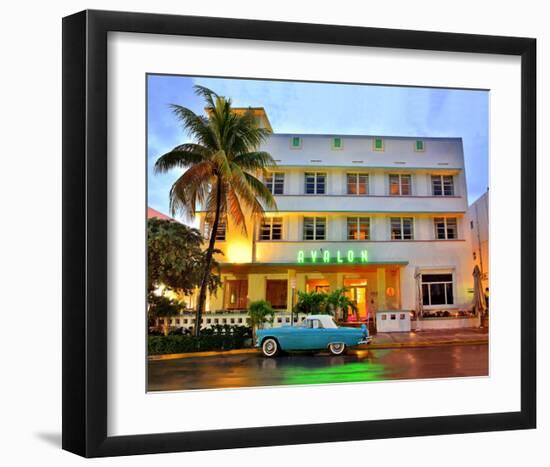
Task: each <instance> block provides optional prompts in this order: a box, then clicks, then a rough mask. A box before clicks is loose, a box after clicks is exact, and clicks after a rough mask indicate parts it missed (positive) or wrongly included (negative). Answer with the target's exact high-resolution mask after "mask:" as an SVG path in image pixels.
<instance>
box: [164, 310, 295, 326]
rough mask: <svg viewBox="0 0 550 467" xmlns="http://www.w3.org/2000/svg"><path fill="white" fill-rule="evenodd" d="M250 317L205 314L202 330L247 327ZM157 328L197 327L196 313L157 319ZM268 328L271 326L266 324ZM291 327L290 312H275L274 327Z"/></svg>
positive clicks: (220, 313)
mask: <svg viewBox="0 0 550 467" xmlns="http://www.w3.org/2000/svg"><path fill="white" fill-rule="evenodd" d="M247 317H248V315H247V313H246V312H245V311H228V312H215V313H204V314H203V315H202V319H201V328H207V329H209V328H211V327H213V326H218V325H221V326H224V325H229V326H246V325H247V324H246V318H247ZM305 318H306V315H305V314H302V313H298V314H297V315H296V314H294V322H295V323H301V322H302V321H303V320H304V319H305ZM155 324H156V326H158V327H160V326H163V325H168V326H169V327H172V328H185V329H189V328H192V327H194V326H195V313H185V312H184V313H182V314H181V315H175V316H170V317H165V318H156V320H155ZM266 326H268V327H269V326H270V325H269V324H266ZM280 326H290V313H289V312H275V316H274V319H273V325H272V327H275V328H277V327H280Z"/></svg>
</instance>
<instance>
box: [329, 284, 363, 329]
mask: <svg viewBox="0 0 550 467" xmlns="http://www.w3.org/2000/svg"><path fill="white" fill-rule="evenodd" d="M348 290H349V289H348V288H346V287H342V288H341V289H336V290H334V291H333V292H331V293H329V294H328V296H327V309H328V310H330V311H329V313H330V314H332V315H335V314H336V313H337V311H338V310H342V315H343V316H342V319H343V320H344V321H347V317H348V310H349V309H350V308H351V310H352V311H353V312H354V313H357V304H356V303H355V301H353V300H351V299H350V298H349V297H348V296H347V295H346V293H347V292H348Z"/></svg>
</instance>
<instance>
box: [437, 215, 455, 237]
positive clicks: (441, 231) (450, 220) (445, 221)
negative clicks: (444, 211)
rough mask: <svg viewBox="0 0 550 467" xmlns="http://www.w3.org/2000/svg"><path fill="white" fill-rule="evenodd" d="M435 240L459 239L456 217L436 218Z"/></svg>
mask: <svg viewBox="0 0 550 467" xmlns="http://www.w3.org/2000/svg"><path fill="white" fill-rule="evenodd" d="M434 228H435V238H437V239H438V240H454V239H457V238H458V230H457V222H456V217H435V218H434Z"/></svg>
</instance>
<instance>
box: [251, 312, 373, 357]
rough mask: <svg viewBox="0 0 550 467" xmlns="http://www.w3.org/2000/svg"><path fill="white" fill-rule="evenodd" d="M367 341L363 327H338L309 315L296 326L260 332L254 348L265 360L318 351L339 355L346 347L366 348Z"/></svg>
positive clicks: (318, 316)
mask: <svg viewBox="0 0 550 467" xmlns="http://www.w3.org/2000/svg"><path fill="white" fill-rule="evenodd" d="M370 339H371V338H370V337H369V331H368V329H367V327H366V326H365V325H364V324H363V325H362V326H361V327H360V328H351V327H339V326H337V325H336V323H335V322H334V320H333V319H332V317H331V316H329V315H309V316H308V317H307V318H306V319H305V320H304V321H302V323H301V324H297V325H295V326H282V327H279V328H270V329H259V330H258V331H257V332H256V342H255V345H256V347H260V348H261V350H262V353H263V354H264V355H265V356H266V357H275V356H276V355H277V354H278V353H279V352H281V351H283V352H286V351H292V350H321V349H328V350H329V351H330V352H331V353H332V354H333V355H342V354H343V353H344V352H345V350H346V349H347V348H348V347H353V346H356V345H360V344H368V343H369V342H370Z"/></svg>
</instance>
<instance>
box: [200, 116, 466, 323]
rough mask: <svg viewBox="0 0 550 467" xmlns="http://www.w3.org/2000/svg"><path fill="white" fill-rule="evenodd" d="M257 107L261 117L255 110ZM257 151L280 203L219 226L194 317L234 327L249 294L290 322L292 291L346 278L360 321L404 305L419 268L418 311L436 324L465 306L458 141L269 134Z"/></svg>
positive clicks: (413, 302) (410, 304) (410, 306)
mask: <svg viewBox="0 0 550 467" xmlns="http://www.w3.org/2000/svg"><path fill="white" fill-rule="evenodd" d="M255 112H256V113H257V114H258V116H259V117H260V118H261V119H262V120H263V121H264V122H265V124H266V125H269V121H268V120H267V116H266V115H265V112H264V111H263V109H255ZM261 150H264V151H267V152H269V153H270V154H271V155H272V156H273V158H274V159H275V160H276V162H277V167H276V168H275V169H274V170H273V171H272V172H271V173H270V175H269V176H268V177H267V178H266V179H265V180H264V181H265V183H266V184H267V186H268V187H269V189H270V190H271V192H272V193H273V195H274V197H275V199H276V202H277V207H278V210H277V211H276V212H266V216H265V219H264V220H263V221H262V222H261V223H258V225H253V223H252V221H250V223H249V225H247V228H248V232H249V234H248V237H246V236H244V235H242V234H241V229H240V228H238V227H235V226H234V225H232V223H231V219H228V225H227V226H225V225H222V226H221V227H220V229H219V231H218V237H217V238H218V240H217V242H216V247H217V248H219V249H221V250H222V251H223V252H224V256H220V257H219V258H218V260H219V261H220V263H221V274H222V281H223V287H222V288H221V289H220V290H219V291H218V293H217V295H216V296H211V297H209V300H208V303H207V311H208V313H207V314H205V316H204V318H203V320H204V323H203V324H204V325H207V326H208V325H211V324H213V323H214V320H215V322H216V323H222V322H223V323H227V324H230V323H231V324H233V323H235V322H236V323H242V322H243V320H242V317H243V316H244V313H243V310H245V309H246V307H247V304H248V303H250V302H251V301H255V300H259V299H265V300H267V301H269V302H271V304H272V306H273V307H274V308H275V309H276V310H278V311H279V312H280V313H278V315H277V316H278V319H277V321H276V325H277V324H278V323H285V322H287V323H288V322H289V318H288V317H289V316H290V310H291V308H292V300H293V296H295V293H294V291H293V288H294V289H295V291H296V290H302V291H311V290H321V291H331V290H334V289H335V288H340V287H344V286H345V287H347V288H348V289H349V291H350V292H349V293H350V294H351V296H352V298H353V299H354V300H356V302H357V305H358V310H359V311H358V316H357V319H358V320H359V321H364V320H365V319H366V318H367V317H370V318H373V317H375V316H376V313H377V312H381V311H385V310H406V311H413V310H415V309H416V308H417V295H418V294H417V290H418V285H417V284H418V283H417V281H416V280H415V275H416V274H418V273H420V274H421V276H420V280H421V282H422V285H421V288H422V301H423V310H424V312H425V313H427V314H430V312H432V314H435V315H438V314H439V316H442V317H444V319H445V318H446V319H447V323H446V324H445V322H444V319H442V320H441V323H440V324H441V326H442V327H449V323H448V320H449V319H451V318H452V317H454V316H457V315H459V314H460V315H463V314H464V310H466V309H471V305H472V293H471V290H472V287H473V277H472V268H473V262H472V253H471V251H472V248H471V245H470V234H469V228H468V225H467V222H466V211H467V207H468V205H467V194H466V178H465V172H464V156H463V147H462V140H461V139H460V138H424V137H423V138H414V137H397V136H378V135H372V136H370V135H357V136H344V135H330V134H327V135H309V134H276V133H274V134H272V135H271V136H270V137H269V139H268V141H267V142H266V143H265V144H264V145H263V146H262V147H261ZM207 227H208V226H205V223H204V218H201V229H202V230H203V231H205V229H206V230H207ZM226 227H227V228H226ZM398 314H399V312H398ZM407 315H408V316H409V314H407ZM216 316H218V317H219V316H225V318H223V321H221V318H220V319H217V318H215V317H216ZM232 316H235V317H237V316H239V317H240V318H239V319H238V320H236V319H233V318H230V317H232ZM430 321H431V322H432V323H433V324H432V326H431V327H439V326H438V325H437V324H435V320H430ZM458 321H460V322H461V323H462V325H464V322H465V321H468V320H464V319H460V320H458ZM190 323H191V321H190ZM190 323H189V324H190ZM457 325H458V322H457Z"/></svg>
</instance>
